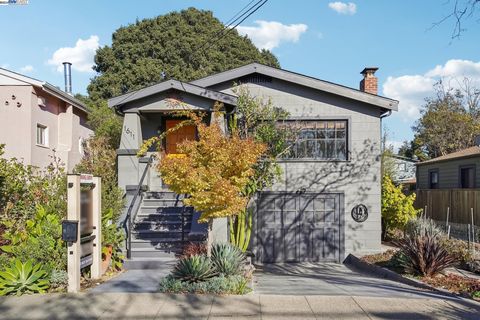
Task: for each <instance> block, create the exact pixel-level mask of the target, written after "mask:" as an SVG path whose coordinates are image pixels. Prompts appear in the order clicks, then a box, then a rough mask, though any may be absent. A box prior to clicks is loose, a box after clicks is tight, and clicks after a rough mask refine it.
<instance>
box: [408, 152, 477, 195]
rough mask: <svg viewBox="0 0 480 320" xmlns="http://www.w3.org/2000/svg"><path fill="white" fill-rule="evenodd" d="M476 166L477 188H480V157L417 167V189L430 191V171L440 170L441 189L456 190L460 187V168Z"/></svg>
mask: <svg viewBox="0 0 480 320" xmlns="http://www.w3.org/2000/svg"><path fill="white" fill-rule="evenodd" d="M472 164H473V165H476V175H475V176H476V177H475V178H476V179H475V186H476V187H477V188H479V187H480V172H479V170H480V156H478V157H472V158H463V159H458V160H450V161H441V162H437V163H431V164H424V165H419V166H417V188H418V189H428V188H429V187H430V186H429V181H428V172H429V170H433V169H438V173H439V180H438V181H439V188H440V189H455V188H458V187H459V168H460V166H467V165H472Z"/></svg>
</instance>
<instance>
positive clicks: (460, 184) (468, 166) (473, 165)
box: [458, 163, 477, 189]
mask: <svg viewBox="0 0 480 320" xmlns="http://www.w3.org/2000/svg"><path fill="white" fill-rule="evenodd" d="M462 169H473V188H463V187H462ZM458 188H459V189H475V188H477V165H476V164H474V163H472V164H465V165H460V166H458Z"/></svg>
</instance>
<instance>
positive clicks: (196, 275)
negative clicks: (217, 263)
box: [172, 255, 217, 283]
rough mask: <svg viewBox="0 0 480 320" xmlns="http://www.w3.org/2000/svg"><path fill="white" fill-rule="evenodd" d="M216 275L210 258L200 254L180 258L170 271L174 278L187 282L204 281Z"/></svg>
mask: <svg viewBox="0 0 480 320" xmlns="http://www.w3.org/2000/svg"><path fill="white" fill-rule="evenodd" d="M216 275H217V273H216V271H215V269H214V267H213V265H212V262H211V261H210V259H209V258H208V257H206V256H200V255H195V256H191V257H188V258H183V259H180V260H179V261H178V262H177V264H176V265H175V267H174V268H173V271H172V276H173V277H174V278H175V279H178V280H180V281H183V282H189V283H196V282H202V281H206V280H208V279H210V278H213V277H215V276H216Z"/></svg>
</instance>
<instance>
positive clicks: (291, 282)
mask: <svg viewBox="0 0 480 320" xmlns="http://www.w3.org/2000/svg"><path fill="white" fill-rule="evenodd" d="M254 291H255V293H257V294H276V295H281V294H284V295H324V296H357V297H391V298H394V297H398V298H442V299H445V296H444V295H441V294H438V293H436V292H431V291H426V290H422V289H418V288H414V287H411V286H408V285H404V284H401V283H398V282H394V281H390V280H387V279H382V278H374V277H371V276H369V275H365V274H363V273H360V272H357V271H355V270H352V269H350V268H349V267H348V266H345V265H343V264H336V263H301V264H277V265H264V266H263V267H257V271H256V272H255V281H254Z"/></svg>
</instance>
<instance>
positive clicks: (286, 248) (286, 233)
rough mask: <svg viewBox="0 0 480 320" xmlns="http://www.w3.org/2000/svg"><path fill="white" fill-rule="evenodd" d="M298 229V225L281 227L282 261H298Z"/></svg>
mask: <svg viewBox="0 0 480 320" xmlns="http://www.w3.org/2000/svg"><path fill="white" fill-rule="evenodd" d="M299 234H300V232H299V230H298V227H293V228H285V229H283V254H284V256H283V257H284V261H286V262H295V261H298V249H299V240H300V239H299V238H298V237H299Z"/></svg>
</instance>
